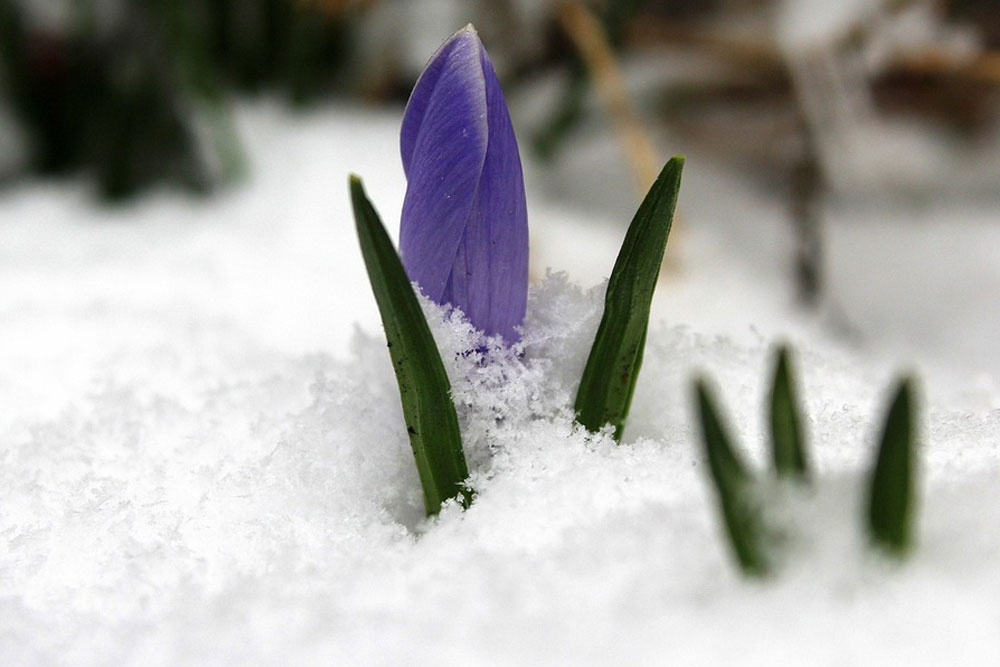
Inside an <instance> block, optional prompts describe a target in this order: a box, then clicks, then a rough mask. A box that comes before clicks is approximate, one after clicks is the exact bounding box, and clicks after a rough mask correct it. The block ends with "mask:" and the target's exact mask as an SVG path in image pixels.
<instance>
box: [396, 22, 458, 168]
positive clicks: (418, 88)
mask: <svg viewBox="0 0 1000 667" xmlns="http://www.w3.org/2000/svg"><path fill="white" fill-rule="evenodd" d="M462 41H463V40H458V39H449V40H448V41H447V42H445V43H444V45H442V46H441V48H440V49H438V50H437V52H436V53H435V54H434V55H433V56H431V59H430V60H429V61H428V62H427V67H425V68H424V71H423V72H422V73H421V74H420V78H419V79H417V83H416V85H415V86H413V91H412V92H411V93H410V99H409V101H408V102H407V103H406V112H405V113H404V114H403V125H402V127H401V128H400V129H399V148H400V151H399V152H400V153H401V154H402V156H403V173H404V174H406V177H407V178H409V176H410V160H411V159H412V158H413V149H414V148H415V147H416V145H417V135H419V134H420V127H421V125H423V123H424V114H426V113H427V107H428V106H429V105H430V102H431V97H432V96H433V94H434V90H435V89H436V88H437V84H438V79H440V78H441V73H442V72H443V71H444V69H445V65H446V64H447V63H448V56H450V55H451V52H452V51H453V50H454V48H455V46H456V45H457V44H460V43H462ZM466 48H469V47H466Z"/></svg>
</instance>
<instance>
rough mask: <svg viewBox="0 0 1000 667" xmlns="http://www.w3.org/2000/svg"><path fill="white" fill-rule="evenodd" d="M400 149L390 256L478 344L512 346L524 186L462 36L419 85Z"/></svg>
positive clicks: (492, 88)
mask: <svg viewBox="0 0 1000 667" xmlns="http://www.w3.org/2000/svg"><path fill="white" fill-rule="evenodd" d="M477 113H478V115H476V114H477ZM400 148H401V152H402V157H403V167H404V170H405V171H406V174H407V179H408V185H407V193H406V199H405V200H404V203H403V215H402V221H401V226H400V250H401V254H402V256H403V263H404V265H405V267H406V270H407V273H408V274H409V276H410V278H411V279H412V280H415V281H416V282H417V283H418V284H419V285H420V286H421V288H422V289H423V290H424V292H425V293H426V294H427V295H428V296H429V297H430V298H431V299H433V300H435V301H437V302H438V303H451V304H452V305H454V306H456V307H458V308H461V309H462V311H463V312H465V314H466V315H467V316H468V317H469V319H470V321H471V322H472V323H473V324H474V325H475V326H476V327H477V328H479V329H482V330H483V331H485V332H486V333H487V334H501V335H503V336H504V338H505V339H506V340H508V341H514V340H516V339H517V330H516V327H518V326H519V325H520V324H521V323H522V322H523V321H524V313H525V306H526V302H527V283H528V216H527V208H526V205H525V197H524V178H523V175H522V172H521V159H520V155H519V153H518V150H517V141H516V138H515V136H514V129H513V126H512V124H511V121H510V115H509V114H508V112H507V106H506V102H505V101H504V97H503V92H502V91H501V89H500V82H499V81H498V80H497V76H496V73H495V72H494V70H493V66H492V64H491V63H490V61H489V58H488V57H487V55H486V51H485V49H483V47H482V44H481V42H480V41H479V38H478V36H476V33H475V30H474V29H473V28H472V27H471V26H469V27H467V28H465V29H463V30H460V31H459V32H458V33H456V34H455V36H453V37H452V38H451V39H450V40H449V41H448V42H447V43H445V45H444V46H442V47H441V49H439V50H438V52H437V53H436V54H435V55H434V56H433V57H432V58H431V61H430V63H429V64H428V66H427V69H426V70H425V71H424V73H423V74H422V75H421V77H420V80H419V81H418V82H417V85H416V87H415V88H414V91H413V95H412V96H411V97H410V102H409V103H408V104H407V108H406V113H405V116H404V119H403V128H402V131H401V137H400ZM463 169H468V170H469V171H468V172H464V173H463V172H462V171H461V170H463Z"/></svg>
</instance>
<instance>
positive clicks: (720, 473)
mask: <svg viewBox="0 0 1000 667" xmlns="http://www.w3.org/2000/svg"><path fill="white" fill-rule="evenodd" d="M694 387H695V393H696V402H697V405H698V421H699V422H700V424H701V434H702V442H703V443H704V446H705V455H706V458H707V459H708V466H709V470H710V472H711V473H712V481H713V483H714V484H715V490H716V493H717V494H718V497H719V508H720V509H721V510H722V519H723V523H724V525H725V527H726V534H727V535H728V537H729V546H730V548H731V549H732V551H733V555H735V556H736V560H737V562H738V563H739V566H740V568H741V569H742V570H743V573H744V574H746V575H750V576H762V575H764V574H766V573H767V571H768V562H767V557H766V554H765V553H764V546H763V536H762V534H761V518H760V514H759V511H758V508H756V507H755V506H754V504H753V499H752V498H750V491H751V488H750V487H751V484H752V482H753V479H752V477H751V476H750V473H749V472H748V471H747V468H746V466H745V465H744V463H743V462H742V461H741V460H740V458H739V456H738V455H737V454H736V451H735V450H734V449H733V446H732V444H731V443H732V441H731V439H730V438H729V436H728V435H727V434H726V430H725V427H724V426H723V424H722V420H721V419H720V418H719V413H718V410H717V409H716V408H715V403H714V401H713V400H712V395H711V392H710V390H709V388H708V384H707V383H706V382H705V381H704V380H703V379H698V380H696V381H695V385H694Z"/></svg>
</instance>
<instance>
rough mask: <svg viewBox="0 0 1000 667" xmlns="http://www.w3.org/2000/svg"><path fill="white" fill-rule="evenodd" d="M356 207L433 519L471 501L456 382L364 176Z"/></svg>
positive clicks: (354, 197) (356, 182) (356, 188)
mask: <svg viewBox="0 0 1000 667" xmlns="http://www.w3.org/2000/svg"><path fill="white" fill-rule="evenodd" d="M349 184H350V191H351V203H352V205H353V208H354V219H355V223H356V225H357V230H358V241H359V243H360V244H361V255H362V256H363V258H364V261H365V268H366V269H367V271H368V278H369V280H370V282H371V286H372V292H373V293H374V295H375V302H376V303H377V304H378V309H379V314H380V315H381V317H382V326H383V328H384V329H385V337H386V341H387V343H388V350H389V356H390V357H391V358H392V367H393V370H394V371H395V373H396V383H397V384H398V386H399V398H400V401H401V402H402V404H403V418H404V420H405V427H406V432H407V434H408V436H409V439H410V446H411V448H412V449H413V456H414V458H415V460H416V464H417V472H418V474H419V476H420V483H421V486H422V487H423V491H424V506H425V509H426V510H427V514H428V516H429V515H432V514H437V513H438V511H440V509H441V504H442V503H444V502H445V501H446V500H448V499H450V498H455V497H456V496H458V500H459V502H460V503H461V504H462V505H463V506H465V507H468V505H469V503H470V502H471V495H470V493H469V491H468V489H467V488H466V487H465V486H464V485H463V483H464V481H465V479H466V478H467V477H468V468H467V466H466V462H465V454H464V453H463V451H462V439H461V435H460V433H459V430H458V416H457V415H456V413H455V405H454V403H453V402H452V400H451V396H450V392H451V384H450V383H449V382H448V375H447V373H446V372H445V369H444V364H443V363H442V362H441V354H440V353H439V352H438V349H437V344H436V343H435V342H434V337H433V336H432V335H431V331H430V327H428V325H427V320H426V319H425V318H424V314H423V311H422V310H421V309H420V303H419V302H418V301H417V297H416V295H415V294H414V292H413V287H412V286H411V284H410V279H409V277H408V276H407V275H406V271H405V270H404V269H403V265H402V262H400V260H399V255H398V254H397V253H396V249H395V247H394V246H393V245H392V241H391V240H390V239H389V235H388V233H386V231H385V226H384V225H383V224H382V220H381V219H380V218H379V216H378V213H377V212H376V211H375V208H374V207H373V206H372V204H371V202H370V201H369V200H368V197H367V196H366V195H365V190H364V186H363V185H362V183H361V179H360V178H358V176H356V175H354V174H351V176H350V178H349Z"/></svg>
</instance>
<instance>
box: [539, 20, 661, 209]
mask: <svg viewBox="0 0 1000 667" xmlns="http://www.w3.org/2000/svg"><path fill="white" fill-rule="evenodd" d="M558 17H559V21H560V22H561V23H562V27H563V29H564V30H565V31H566V34H567V35H569V37H570V39H571V40H572V41H573V44H574V45H575V46H576V48H577V50H578V51H579V52H580V57H581V58H582V59H583V62H584V65H585V66H586V68H587V70H588V71H589V73H590V76H591V78H592V79H593V81H594V87H595V88H596V89H597V92H598V94H599V95H600V96H601V99H602V100H603V102H604V105H605V106H606V107H607V110H608V113H609V114H610V115H611V118H612V121H613V123H614V126H615V130H616V131H617V134H618V138H619V140H620V141H621V143H622V145H623V148H624V150H625V155H626V158H627V159H628V161H629V164H630V165H631V167H632V173H633V176H634V177H635V182H636V189H637V190H638V193H639V197H640V198H641V197H642V196H643V195H645V194H646V191H647V190H648V189H649V187H650V186H651V185H652V184H653V181H654V180H655V179H656V174H657V172H658V171H659V170H658V169H657V156H656V151H655V150H653V145H652V143H651V142H650V140H649V137H647V136H646V133H645V132H644V131H643V129H642V126H641V124H640V123H639V121H638V120H637V119H636V116H635V114H634V113H633V111H632V105H631V103H630V101H629V95H628V91H627V89H626V88H625V82H624V79H623V78H622V74H621V70H620V69H619V67H618V63H617V62H616V60H615V54H614V52H613V51H612V49H611V45H610V44H609V43H608V39H607V35H605V33H604V30H603V28H602V27H601V24H600V23H599V22H598V20H597V19H596V18H595V17H594V15H593V14H592V13H591V12H590V10H588V9H587V8H586V7H584V6H583V5H582V4H580V3H579V2H572V1H563V2H560V3H559V5H558Z"/></svg>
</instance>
